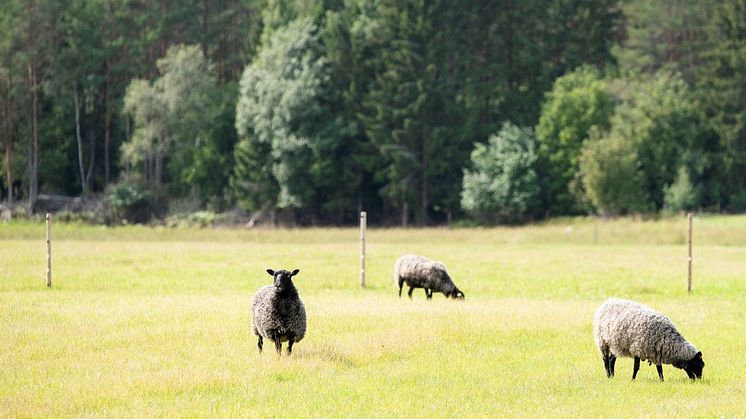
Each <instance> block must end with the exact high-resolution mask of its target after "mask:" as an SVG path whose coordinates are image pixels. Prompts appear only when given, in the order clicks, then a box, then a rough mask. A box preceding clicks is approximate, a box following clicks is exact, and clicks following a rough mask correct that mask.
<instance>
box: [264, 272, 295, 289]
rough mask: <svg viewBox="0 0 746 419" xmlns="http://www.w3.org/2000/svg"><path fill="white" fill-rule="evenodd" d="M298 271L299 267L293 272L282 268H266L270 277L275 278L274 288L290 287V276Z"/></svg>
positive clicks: (291, 284) (291, 283)
mask: <svg viewBox="0 0 746 419" xmlns="http://www.w3.org/2000/svg"><path fill="white" fill-rule="evenodd" d="M298 272H300V270H299V269H295V270H294V271H293V272H288V271H286V270H284V269H281V270H279V271H273V270H272V269H267V273H268V274H270V275H272V277H273V278H274V279H275V288H277V289H279V290H283V289H286V288H290V287H292V286H293V280H292V279H291V278H292V277H293V276H295V275H297V274H298Z"/></svg>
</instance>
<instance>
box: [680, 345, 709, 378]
mask: <svg viewBox="0 0 746 419" xmlns="http://www.w3.org/2000/svg"><path fill="white" fill-rule="evenodd" d="M704 367H705V361H703V360H702V352H697V355H694V358H692V359H691V360H690V361H689V362H687V364H686V366H685V367H684V371H686V375H688V376H689V378H691V379H692V380H693V379H695V378H702V369H703V368H704Z"/></svg>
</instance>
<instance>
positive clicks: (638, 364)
mask: <svg viewBox="0 0 746 419" xmlns="http://www.w3.org/2000/svg"><path fill="white" fill-rule="evenodd" d="M639 370H640V357H639V356H636V357H635V366H634V367H633V369H632V381H635V378H637V371H639Z"/></svg>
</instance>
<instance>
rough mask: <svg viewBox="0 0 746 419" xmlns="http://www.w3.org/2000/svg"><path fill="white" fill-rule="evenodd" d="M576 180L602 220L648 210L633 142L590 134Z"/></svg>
mask: <svg viewBox="0 0 746 419" xmlns="http://www.w3.org/2000/svg"><path fill="white" fill-rule="evenodd" d="M579 176H580V178H581V179H582V184H583V190H584V191H585V194H586V197H587V199H588V200H589V201H590V203H591V204H592V205H593V207H594V208H596V209H597V210H598V212H599V213H600V214H602V215H605V216H617V215H622V214H628V213H638V212H643V211H646V210H648V208H649V204H648V202H649V199H648V195H647V190H646V189H645V177H644V174H643V173H642V171H641V170H640V167H639V158H638V155H637V150H636V147H635V144H634V142H633V141H632V140H631V139H628V138H624V137H621V136H618V135H616V134H615V133H611V134H609V135H607V136H603V137H600V136H599V134H598V132H597V131H594V132H593V134H592V136H591V138H590V139H589V140H588V141H586V142H585V143H584V144H583V149H582V152H581V155H580V166H579Z"/></svg>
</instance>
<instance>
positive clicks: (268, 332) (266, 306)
mask: <svg viewBox="0 0 746 419" xmlns="http://www.w3.org/2000/svg"><path fill="white" fill-rule="evenodd" d="M298 272H300V270H298V269H296V270H294V271H293V272H288V271H286V270H284V269H283V270H279V271H273V270H272V269H267V273H268V274H270V275H271V276H272V277H273V278H274V280H275V283H274V284H273V285H267V286H265V287H263V288H262V289H260V290H259V291H258V292H257V293H256V295H255V296H254V304H253V306H252V324H253V329H254V334H255V335H256V336H258V337H259V342H258V343H257V346H258V347H259V352H262V344H263V342H264V338H267V339H269V340H271V341H272V342H274V344H275V349H277V354H278V355H280V354H281V353H282V342H287V343H288V355H290V354H291V353H292V351H293V344H294V343H295V342H298V341H300V340H301V339H303V336H305V334H306V308H305V307H304V306H303V302H302V301H301V300H300V296H299V295H298V290H297V289H296V288H295V285H293V280H292V279H291V278H292V277H293V276H295V275H297V274H298Z"/></svg>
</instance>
